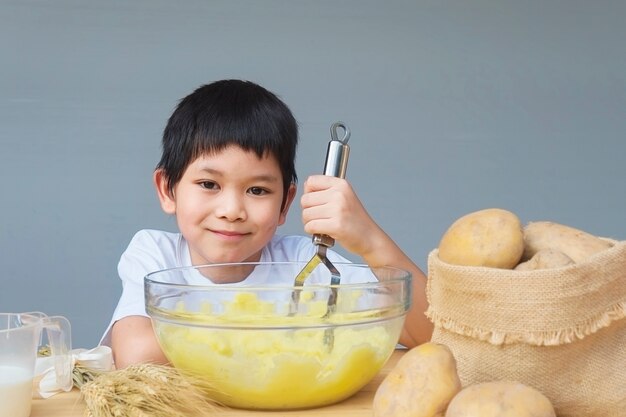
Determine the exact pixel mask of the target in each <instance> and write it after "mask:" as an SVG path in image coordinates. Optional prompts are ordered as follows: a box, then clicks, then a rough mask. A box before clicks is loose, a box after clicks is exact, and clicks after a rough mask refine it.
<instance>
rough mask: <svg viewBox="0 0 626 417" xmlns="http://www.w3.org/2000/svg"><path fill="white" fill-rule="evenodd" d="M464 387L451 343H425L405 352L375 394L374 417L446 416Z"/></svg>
mask: <svg viewBox="0 0 626 417" xmlns="http://www.w3.org/2000/svg"><path fill="white" fill-rule="evenodd" d="M460 389H461V381H460V380H459V376H458V374H457V371H456V361H455V359H454V356H453V355H452V352H451V351H450V349H448V347H447V346H445V345H442V344H437V343H431V342H428V343H424V344H421V345H419V346H416V347H414V348H413V349H411V350H410V351H408V352H407V353H405V354H404V356H402V358H401V359H400V360H399V361H398V363H397V364H396V366H395V367H394V368H393V369H392V370H391V372H390V373H389V374H388V375H387V376H386V377H385V379H384V380H383V382H382V383H381V384H380V386H379V387H378V389H377V390H376V394H375V395H374V403H373V411H374V417H443V415H444V413H445V411H446V407H447V406H448V403H449V402H450V400H451V399H452V397H454V395H455V394H456V393H457V392H459V391H460Z"/></svg>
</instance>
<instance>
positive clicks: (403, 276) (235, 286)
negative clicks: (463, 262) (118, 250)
mask: <svg viewBox="0 0 626 417" xmlns="http://www.w3.org/2000/svg"><path fill="white" fill-rule="evenodd" d="M307 262H308V261H279V262H274V261H269V262H261V261H258V262H220V263H212V264H202V265H187V266H177V267H173V268H165V269H160V270H158V271H153V272H150V273H148V274H146V275H145V276H144V284H148V285H149V284H155V285H158V286H163V287H165V288H180V289H185V288H187V289H194V290H196V291H201V290H203V289H206V290H211V291H216V290H217V291H232V290H237V291H242V290H245V291H279V290H290V291H292V290H293V289H294V288H295V289H301V288H304V287H300V286H297V285H285V284H280V285H272V284H265V285H242V284H241V283H242V282H243V281H239V282H234V283H224V284H207V285H198V284H181V283H173V282H164V281H159V280H157V279H155V278H154V277H153V276H155V275H158V274H161V273H167V272H177V271H185V270H192V269H196V270H197V269H200V268H207V267H208V268H215V267H226V266H236V265H242V266H245V265H248V266H263V265H267V266H272V265H277V266H280V265H302V266H303V267H304V265H306V264H307ZM333 265H335V266H338V267H342V266H354V267H358V268H367V269H369V270H371V271H376V270H389V271H396V273H398V276H397V277H395V276H394V277H392V278H389V279H385V280H384V281H376V282H360V283H346V284H342V283H339V284H309V285H306V287H305V288H306V289H307V290H321V289H328V288H343V289H347V288H353V289H356V288H358V289H367V288H373V289H375V288H377V287H380V286H381V284H387V283H394V282H400V283H402V282H407V283H408V284H409V285H410V284H411V281H412V278H413V274H412V273H411V272H410V271H408V270H406V269H403V268H398V267H395V266H387V265H385V266H377V267H370V266H369V265H367V264H364V263H354V262H333ZM317 268H324V266H323V265H318V266H317ZM374 276H376V275H375V274H374ZM294 278H295V276H294Z"/></svg>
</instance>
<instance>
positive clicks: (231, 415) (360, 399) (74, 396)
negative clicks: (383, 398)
mask: <svg viewBox="0 0 626 417" xmlns="http://www.w3.org/2000/svg"><path fill="white" fill-rule="evenodd" d="M404 352H406V350H402V349H399V350H396V351H395V352H394V353H393V355H392V356H391V358H390V359H389V361H387V364H386V365H385V366H384V367H383V369H382V370H381V371H380V372H379V373H378V375H377V376H376V377H374V379H373V380H372V381H370V383H369V384H367V385H366V386H364V387H363V389H361V390H360V391H359V392H357V393H356V394H354V395H353V396H352V397H350V398H348V399H347V400H345V401H342V402H340V403H337V404H334V405H329V406H327V407H321V408H314V409H310V410H299V411H275V412H270V411H249V410H237V409H228V408H216V409H215V410H212V411H210V412H207V415H208V416H224V417H250V416H261V415H264V416H267V417H270V416H290V417H296V416H322V417H323V416H329V417H330V416H333V417H335V416H342V417H344V416H345V417H371V416H372V400H373V398H374V393H375V392H376V389H377V388H378V386H379V385H380V383H381V381H382V380H383V378H384V377H385V376H386V375H387V374H388V373H389V371H390V370H391V368H392V367H393V366H394V365H395V364H396V363H397V362H398V359H400V357H401V356H402V355H403V354H404ZM84 413H85V403H84V402H83V401H82V400H81V399H80V392H79V391H78V390H77V389H74V390H72V391H70V392H64V393H60V394H57V395H55V396H53V397H50V398H48V399H46V400H42V399H35V400H33V407H32V412H31V415H30V417H84Z"/></svg>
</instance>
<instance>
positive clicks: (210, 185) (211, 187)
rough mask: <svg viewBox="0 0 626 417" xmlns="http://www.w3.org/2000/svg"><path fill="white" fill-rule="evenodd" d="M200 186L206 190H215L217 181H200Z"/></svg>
mask: <svg viewBox="0 0 626 417" xmlns="http://www.w3.org/2000/svg"><path fill="white" fill-rule="evenodd" d="M200 186H201V187H202V188H206V189H207V190H216V189H217V188H218V187H217V183H215V182H213V181H202V182H201V183H200Z"/></svg>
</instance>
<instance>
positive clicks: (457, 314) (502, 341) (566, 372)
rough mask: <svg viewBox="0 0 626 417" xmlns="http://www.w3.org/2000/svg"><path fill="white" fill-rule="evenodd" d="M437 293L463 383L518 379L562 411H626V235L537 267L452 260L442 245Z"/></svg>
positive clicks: (436, 309)
mask: <svg viewBox="0 0 626 417" xmlns="http://www.w3.org/2000/svg"><path fill="white" fill-rule="evenodd" d="M427 297H428V301H429V303H430V306H429V309H428V311H427V313H426V314H427V316H428V317H429V318H430V320H431V321H432V322H433V323H434V325H435V330H434V333H433V337H432V340H433V341H434V342H438V343H443V344H445V345H447V346H448V347H449V348H450V349H451V350H452V352H453V353H454V355H455V357H456V360H457V366H458V371H459V376H460V378H461V381H462V383H463V386H467V385H469V384H473V383H479V382H487V381H494V380H514V381H519V382H522V383H524V384H526V385H529V386H532V387H534V388H536V389H538V390H540V391H541V392H543V393H544V394H545V395H546V396H547V397H548V398H549V399H550V400H551V401H552V404H553V405H554V407H555V410H556V412H557V415H558V416H559V417H605V416H606V417H626V241H624V242H615V243H614V245H613V247H611V248H610V249H607V250H606V251H603V252H600V253H598V254H596V255H594V256H592V257H591V258H589V259H588V260H587V261H585V262H582V263H579V264H574V265H570V266H567V267H563V268H556V269H544V270H536V271H512V270H504V269H496V268H483V267H467V266H458V265H451V264H447V263H445V262H443V261H441V260H440V259H439V257H438V250H437V249H435V250H433V251H432V252H431V253H430V254H429V256H428V285H427Z"/></svg>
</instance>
